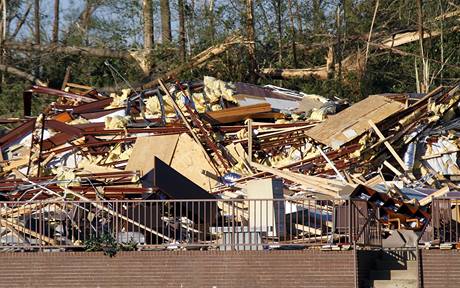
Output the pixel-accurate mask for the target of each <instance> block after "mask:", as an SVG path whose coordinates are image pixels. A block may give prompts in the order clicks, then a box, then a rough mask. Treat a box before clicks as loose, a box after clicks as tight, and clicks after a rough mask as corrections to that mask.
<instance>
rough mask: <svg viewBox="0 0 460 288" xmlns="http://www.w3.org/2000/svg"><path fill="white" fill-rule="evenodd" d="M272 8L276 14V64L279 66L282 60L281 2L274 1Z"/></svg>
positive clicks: (278, 0) (279, 0)
mask: <svg viewBox="0 0 460 288" xmlns="http://www.w3.org/2000/svg"><path fill="white" fill-rule="evenodd" d="M273 6H274V8H275V13H276V28H277V31H278V62H279V64H280V65H281V62H282V60H283V23H282V22H281V20H282V13H283V12H282V7H281V6H282V1H281V0H274V1H273Z"/></svg>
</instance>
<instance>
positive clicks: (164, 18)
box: [160, 0, 172, 44]
mask: <svg viewBox="0 0 460 288" xmlns="http://www.w3.org/2000/svg"><path fill="white" fill-rule="evenodd" d="M160 13H161V40H162V42H163V44H166V43H170V42H171V40H172V35H171V11H170V9H169V0H160Z"/></svg>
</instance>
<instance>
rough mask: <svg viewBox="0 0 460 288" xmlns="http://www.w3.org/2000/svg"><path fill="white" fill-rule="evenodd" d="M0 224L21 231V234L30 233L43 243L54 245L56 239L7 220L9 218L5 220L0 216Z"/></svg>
mask: <svg viewBox="0 0 460 288" xmlns="http://www.w3.org/2000/svg"><path fill="white" fill-rule="evenodd" d="M0 226H3V227H7V228H12V229H14V230H16V231H17V232H20V233H23V234H27V235H30V236H32V237H35V238H37V239H40V240H41V241H43V242H45V243H48V244H50V245H56V240H54V239H52V238H50V237H47V236H45V235H43V234H40V233H38V232H35V231H33V230H30V229H28V228H26V227H24V226H21V225H19V224H17V223H14V222H12V221H9V220H6V219H4V218H0Z"/></svg>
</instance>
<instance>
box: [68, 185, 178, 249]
mask: <svg viewBox="0 0 460 288" xmlns="http://www.w3.org/2000/svg"><path fill="white" fill-rule="evenodd" d="M64 191H65V192H66V193H68V194H71V195H73V196H75V197H77V198H79V199H81V200H83V201H87V202H89V203H90V204H91V205H93V206H94V207H96V208H97V209H101V210H103V211H105V212H107V213H109V214H110V215H112V216H115V217H118V218H120V219H121V220H124V221H126V222H128V223H131V224H133V225H134V226H137V227H139V228H141V229H143V230H145V231H147V232H150V233H152V234H154V235H157V236H159V237H161V238H163V239H164V240H166V241H170V240H171V238H169V237H168V236H166V235H163V234H161V233H160V232H157V231H155V230H153V229H152V228H149V227H147V226H145V225H143V224H141V223H139V222H136V221H134V220H133V219H131V218H128V217H126V216H124V215H122V214H120V213H118V212H115V211H113V210H112V209H109V208H107V207H105V206H104V205H101V204H99V203H97V202H95V201H92V200H90V199H88V198H86V197H85V196H83V195H80V194H79V193H77V192H74V191H72V190H70V189H66V188H64Z"/></svg>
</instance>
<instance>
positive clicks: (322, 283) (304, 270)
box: [0, 250, 354, 288]
mask: <svg viewBox="0 0 460 288" xmlns="http://www.w3.org/2000/svg"><path fill="white" fill-rule="evenodd" d="M353 260H354V254H353V251H327V252H326V251H317V250H302V251H244V252H237V251H232V252H219V251H181V252H171V251H165V252H120V253H118V254H117V255H116V256H115V257H113V258H109V257H108V256H104V255H102V254H101V253H89V252H88V253H85V252H57V253H38V252H37V253H0V271H1V273H2V276H1V277H0V279H1V280H0V286H1V287H45V286H46V287H184V288H186V287H200V288H201V287H210V288H212V287H216V288H220V287H264V288H267V287H354V272H353V267H354V266H353V265H354V261H353Z"/></svg>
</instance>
